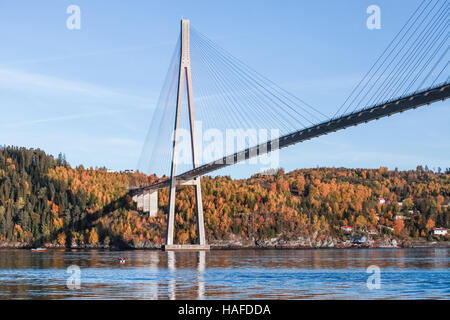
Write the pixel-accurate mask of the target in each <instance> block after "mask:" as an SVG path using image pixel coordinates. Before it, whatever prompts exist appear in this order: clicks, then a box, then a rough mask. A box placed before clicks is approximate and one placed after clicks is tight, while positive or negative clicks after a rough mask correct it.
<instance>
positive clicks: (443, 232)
mask: <svg viewBox="0 0 450 320" xmlns="http://www.w3.org/2000/svg"><path fill="white" fill-rule="evenodd" d="M433 235H434V236H445V235H447V229H446V228H433Z"/></svg>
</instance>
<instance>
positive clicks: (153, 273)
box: [0, 249, 450, 299]
mask: <svg viewBox="0 0 450 320" xmlns="http://www.w3.org/2000/svg"><path fill="white" fill-rule="evenodd" d="M448 253H449V249H368V250H365V249H359V250H358V249H349V250H338V249H332V250H239V251H233V250H223V251H211V252H170V251H169V252H161V251H122V252H114V251H102V250H91V251H87V250H72V251H64V250H48V251H47V252H42V253H32V252H30V251H28V250H0V283H1V286H0V298H1V299H9V298H25V299H30V298H31V299H41V298H44V299H67V298H68V299H80V298H83V299H85V298H89V299H97V298H100V299H106V298H113V299H211V298H214V299H220V298H233V299H240V298H242V299H246V298H250V299H253V298H259V299H260V298H263V299H280V298H282V299H284V298H286V299H303V298H308V299H316V298H342V299H346V298H399V297H402V298H405V297H409V298H449V297H450V293H449V290H448V289H449V288H450V274H449V262H450V261H449V255H448ZM118 257H125V258H126V260H127V262H126V263H125V264H123V265H121V264H118V263H117V259H118ZM73 264H75V265H78V266H79V267H80V268H81V289H80V290H69V289H68V288H67V287H66V280H67V277H68V274H67V273H66V268H67V267H68V266H70V265H73ZM370 265H377V266H379V267H380V268H381V277H382V288H381V290H368V289H367V288H366V285H365V284H366V280H367V277H368V275H367V274H366V272H365V271H366V268H367V267H368V266H370Z"/></svg>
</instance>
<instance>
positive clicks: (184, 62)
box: [163, 20, 209, 251]
mask: <svg viewBox="0 0 450 320" xmlns="http://www.w3.org/2000/svg"><path fill="white" fill-rule="evenodd" d="M180 52H181V55H180V69H179V75H178V89H177V106H176V114H175V127H174V140H173V153H172V166H171V172H170V192H169V214H168V216H167V235H166V245H165V246H163V249H164V250H166V251H167V250H209V245H207V244H206V239H205V226H204V219H203V204H202V189H201V185H200V177H195V178H193V179H192V180H189V181H177V179H176V175H177V158H178V143H179V130H178V129H179V127H180V117H181V107H182V97H183V84H184V81H186V90H187V100H188V101H187V102H188V109H189V110H188V111H189V126H190V136H191V152H192V163H193V167H194V169H195V168H197V166H198V162H197V154H196V151H197V150H196V146H197V145H196V142H195V114H194V96H193V93H192V77H191V58H190V39H189V20H181V51H180ZM177 185H193V186H194V187H195V201H196V205H195V210H196V218H197V239H198V241H197V242H198V243H197V244H196V245H178V244H174V243H173V234H174V222H175V221H174V219H175V196H176V187H177Z"/></svg>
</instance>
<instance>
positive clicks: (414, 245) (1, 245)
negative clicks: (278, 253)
mask: <svg viewBox="0 0 450 320" xmlns="http://www.w3.org/2000/svg"><path fill="white" fill-rule="evenodd" d="M210 246H211V250H316V249H323V250H327V249H419V248H450V241H439V242H438V241H433V242H430V241H411V242H405V243H399V244H398V245H395V246H394V245H390V246H388V245H364V244H362V245H358V244H344V243H342V244H337V245H334V246H299V245H290V244H284V245H245V244H244V245H236V244H225V243H221V244H219V243H212V244H210ZM42 247H43V248H46V249H48V250H52V249H58V250H62V249H64V250H110V251H124V250H161V245H153V246H144V247H133V246H123V247H118V246H104V245H95V246H92V245H81V246H76V247H65V246H60V245H48V246H42ZM32 248H35V246H31V245H29V244H26V243H17V242H16V243H6V242H0V250H2V249H23V250H30V249H32Z"/></svg>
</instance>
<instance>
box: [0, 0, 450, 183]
mask: <svg viewBox="0 0 450 320" xmlns="http://www.w3.org/2000/svg"><path fill="white" fill-rule="evenodd" d="M418 3H419V1H416V0H404V1H379V0H375V1H372V0H371V1H364V0H358V1H356V0H355V1H323V0H319V1H308V2H306V1H297V0H293V1H274V0H273V1H262V0H261V1H256V0H253V1H252V0H249V1H234V0H228V1H201V0H197V1H106V0H104V1H101V0H96V1H92V0H90V1H81V0H72V1H44V0H43V1H32V2H31V1H21V0H14V1H13V0H0V41H1V42H0V43H1V46H0V48H1V50H0V111H1V115H0V144H2V145H3V144H6V145H18V146H26V147H34V148H41V149H43V150H45V151H47V152H49V153H51V154H55V155H56V154H58V153H59V152H63V153H65V154H66V157H67V159H68V161H69V162H70V163H71V164H72V165H74V166H76V165H79V164H83V165H84V166H87V167H89V166H106V167H108V168H111V169H115V170H123V169H135V168H136V166H137V163H138V159H139V155H140V153H141V148H142V145H143V142H144V139H145V136H146V133H147V130H148V127H149V124H150V120H151V117H152V112H153V109H154V106H155V104H156V100H157V98H158V95H159V91H160V89H161V86H162V84H163V81H164V77H165V74H166V72H167V68H168V64H169V61H170V58H171V54H172V51H173V48H174V45H175V42H176V40H177V38H178V34H179V20H180V19H181V18H189V19H190V20H191V23H192V25H193V26H195V28H196V29H198V30H200V31H201V32H202V33H204V34H206V35H207V36H208V37H209V38H211V39H213V40H214V41H215V42H216V43H218V44H219V45H220V46H222V47H224V48H226V49H227V50H228V51H229V52H231V53H233V55H234V56H236V57H238V58H240V59H241V60H243V61H245V62H246V63H247V64H248V65H250V66H252V67H253V68H254V69H256V70H258V71H260V72H262V73H263V74H264V75H265V76H266V77H268V78H269V79H271V80H273V81H274V82H276V83H277V84H279V85H280V86H282V87H283V88H285V89H287V90H288V91H290V92H292V93H293V94H295V95H297V96H299V97H301V98H302V99H304V100H306V101H307V102H309V103H310V104H312V105H314V106H316V107H317V108H320V110H322V111H323V112H324V113H326V114H332V113H333V112H334V111H335V110H336V109H337V108H338V107H339V106H340V104H341V103H342V102H343V100H344V99H345V97H346V96H347V95H348V94H349V93H350V91H351V90H352V88H353V86H354V85H356V83H357V82H358V81H359V79H360V78H361V77H362V76H363V75H364V73H365V72H366V71H367V69H368V68H369V67H370V66H371V64H372V63H373V62H374V60H375V59H376V58H377V57H378V55H379V54H380V53H381V52H382V51H383V50H384V48H385V47H386V45H387V44H388V43H389V41H390V40H391V39H392V37H393V36H394V35H395V34H396V32H397V31H398V30H399V29H400V28H401V26H402V25H403V23H404V22H405V21H406V19H407V18H408V17H409V15H410V14H411V13H412V11H413V10H414V9H415V8H416V6H417V5H418ZM71 4H75V5H78V6H80V8H81V29H80V30H69V29H67V27H66V19H67V17H68V16H69V15H68V14H67V13H66V8H67V7H68V6H69V5H71ZM371 4H376V5H378V6H380V8H381V13H382V15H381V17H382V18H381V26H382V27H381V29H380V30H368V29H367V27H366V19H367V17H368V14H367V13H366V8H367V7H368V6H369V5H371ZM449 119H450V109H449V102H444V103H436V104H433V105H431V106H430V107H424V108H419V109H417V110H415V111H408V112H406V113H403V114H401V115H395V116H392V117H390V118H386V119H382V120H380V121H376V122H372V123H369V124H366V125H362V126H358V127H354V128H350V129H348V130H344V131H341V132H336V133H334V134H330V135H328V136H324V137H320V138H318V139H313V140H310V141H308V142H305V143H302V144H299V145H295V146H293V147H289V148H288V149H285V150H282V151H281V152H280V166H282V167H284V168H285V169H286V170H293V169H296V168H309V167H316V166H336V167H364V168H378V167H380V166H387V167H389V168H395V167H398V168H399V169H411V168H415V167H416V166H417V165H418V164H424V165H425V164H427V165H428V166H429V167H430V168H433V167H436V168H437V167H442V168H444V167H450V161H449V160H450V139H449V136H450V126H449ZM256 171H258V168H256V167H251V166H250V167H249V166H247V165H242V166H237V167H236V168H233V169H226V170H225V171H223V172H221V173H223V174H231V175H232V176H235V177H245V176H249V175H251V174H252V173H254V172H256Z"/></svg>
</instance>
